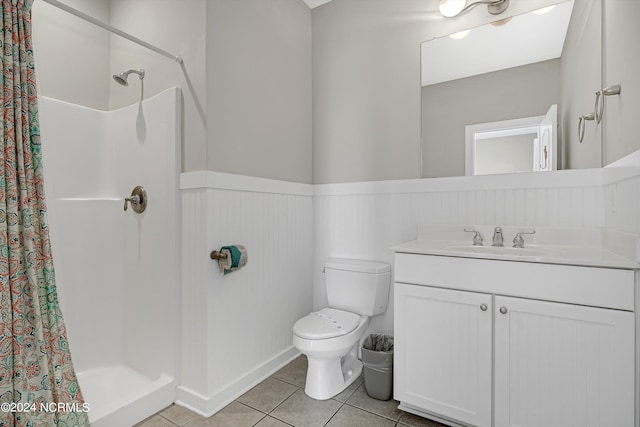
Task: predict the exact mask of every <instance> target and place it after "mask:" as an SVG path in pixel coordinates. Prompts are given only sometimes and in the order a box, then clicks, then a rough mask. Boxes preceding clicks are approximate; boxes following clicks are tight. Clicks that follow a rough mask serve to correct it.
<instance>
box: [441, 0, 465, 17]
mask: <svg viewBox="0 0 640 427" xmlns="http://www.w3.org/2000/svg"><path fill="white" fill-rule="evenodd" d="M466 3H467V0H440V4H439V5H438V9H439V10H440V13H441V14H442V16H444V17H447V18H451V17H454V16H456V15H458V14H459V13H460V12H462V9H464V6H465V5H466Z"/></svg>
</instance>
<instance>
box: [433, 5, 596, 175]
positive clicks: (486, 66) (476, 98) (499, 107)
mask: <svg viewBox="0 0 640 427" xmlns="http://www.w3.org/2000/svg"><path fill="white" fill-rule="evenodd" d="M597 1H599V0H588V1H582V2H574V1H573V0H568V1H564V2H560V3H558V4H556V5H554V6H551V7H546V8H543V9H538V10H535V11H532V12H529V13H525V14H522V15H517V16H513V17H509V18H506V19H500V20H499V21H496V22H493V23H491V24H487V25H483V26H479V27H475V28H471V29H470V30H467V31H464V32H459V33H455V34H451V35H448V36H444V37H439V38H436V39H433V40H430V41H427V42H424V43H422V45H421V69H422V87H421V91H422V96H421V98H422V155H423V172H422V175H423V177H443V176H460V175H465V174H469V173H470V168H472V166H470V164H469V162H470V160H469V159H470V158H472V157H473V156H476V157H477V156H480V157H483V156H484V157H487V158H494V159H496V163H498V162H501V163H503V164H505V165H506V167H504V168H498V167H496V165H483V166H480V169H479V171H481V172H482V173H511V172H514V171H515V170H520V169H522V171H533V170H540V171H543V170H554V169H556V168H557V169H561V168H571V167H600V166H601V165H600V157H599V153H600V138H599V136H598V134H597V133H596V131H595V126H594V129H591V128H590V129H589V135H588V138H590V139H589V143H588V144H582V145H580V146H578V145H575V146H574V139H575V140H576V141H575V144H577V138H576V137H575V134H576V133H577V132H575V130H574V129H573V127H576V128H577V118H578V116H579V115H582V114H587V113H589V112H590V111H588V110H589V109H593V105H592V104H593V94H594V93H595V90H597V89H598V88H599V87H600V67H599V66H598V67H597V73H591V72H589V73H586V74H589V75H588V76H586V77H585V76H582V77H575V76H576V72H577V70H579V69H580V68H578V67H581V68H582V69H584V68H585V67H586V64H584V62H585V59H584V58H588V59H589V60H593V58H594V56H595V55H596V52H595V51H596V50H597V56H598V58H597V60H598V63H599V62H600V44H599V42H598V44H597V45H590V46H583V45H586V42H588V41H591V40H592V39H596V38H597V40H600V23H599V18H600V9H599V4H597ZM574 3H576V4H575V5H574ZM574 6H575V7H574ZM576 10H577V12H576ZM576 15H577V17H576ZM596 19H597V29H595V28H593V27H595V26H594V25H593V23H592V22H591V21H595V20H596ZM589 22H591V23H590V25H586V24H585V23H589ZM585 31H593V32H594V33H597V34H593V35H590V36H587V35H585ZM577 44H579V46H578V47H579V49H576V46H575V45H577ZM581 49H582V52H581V51H580V50H581ZM587 49H588V50H587ZM585 52H586V53H585ZM589 65H591V64H589ZM592 69H593V67H591V66H589V70H592ZM580 74H581V75H583V74H585V73H580ZM578 81H579V82H578ZM578 83H579V84H578ZM576 85H578V87H576ZM578 92H580V93H583V94H584V96H583V98H584V99H581V102H580V105H579V106H578V107H576V106H574V105H573V104H574V102H573V101H572V100H571V98H572V97H577V95H576V93H578ZM552 105H558V108H557V114H556V117H554V118H553V119H554V120H555V121H556V122H559V123H560V124H561V126H560V127H558V126H557V125H555V126H554V129H555V130H556V132H555V133H554V135H553V138H552V139H553V140H555V141H557V142H556V144H554V146H553V147H552V146H550V145H549V146H547V145H540V142H541V139H540V134H539V132H538V131H536V132H525V131H522V132H520V135H519V137H518V138H512V140H513V141H519V142H514V144H516V145H515V146H513V147H511V146H508V145H505V144H507V139H505V137H506V135H499V136H496V135H497V134H495V135H493V136H491V135H492V134H491V133H487V134H485V135H482V134H479V135H478V138H477V139H478V141H482V142H480V143H478V144H470V142H469V140H468V132H469V128H468V127H470V126H479V127H478V128H477V129H484V130H487V129H489V128H487V126H489V127H490V126H492V125H498V126H504V125H505V123H507V122H509V121H517V120H525V121H526V119H531V118H534V117H538V118H540V117H542V116H545V115H547V113H548V111H547V110H549V106H552ZM582 110H584V111H582ZM574 115H575V116H576V117H575V120H574V118H573V116H574ZM574 121H576V126H573V122H574ZM472 130H473V128H472ZM494 131H495V129H494ZM527 133H528V134H529V135H530V136H531V134H535V136H534V137H533V138H530V137H526V138H527V139H528V140H530V141H529V142H527V143H526V144H525V143H524V142H523V140H524V138H525V137H524V136H522V135H526V134H527ZM491 138H498V139H496V140H493V141H491ZM534 139H536V140H537V142H535V143H534V141H533V140H534ZM563 141H565V144H563ZM490 142H493V144H490ZM533 144H537V147H538V148H539V150H542V151H537V150H534V149H533V146H534V145H533ZM474 147H475V148H477V147H480V151H473V152H471V153H470V152H468V150H469V149H473V148H474ZM487 147H492V148H490V149H489V150H488V151H487ZM497 147H501V149H502V150H503V152H502V153H501V155H500V156H498V155H497V151H496V150H497V149H498V148H497ZM517 147H519V148H517ZM525 147H527V148H526V149H525ZM540 147H542V148H540ZM545 148H546V156H547V162H551V161H552V162H553V165H551V164H550V163H549V164H547V166H546V167H538V168H537V169H536V168H534V167H533V164H534V161H535V159H534V157H536V158H537V159H538V160H541V161H542V162H541V163H542V164H543V166H544V164H545V159H544V156H545V154H544V153H545V151H544V149H545ZM525 151H526V152H527V153H528V155H527V160H526V163H527V164H528V165H529V166H530V167H529V168H526V169H525V168H523V167H522V165H524V163H525V160H523V159H522V158H520V159H518V160H515V158H514V160H513V162H512V163H519V164H520V166H514V165H511V166H510V165H509V163H510V161H509V159H508V157H505V156H506V153H507V152H513V153H516V152H520V153H524V152H525ZM582 151H584V152H585V153H584V154H583V153H582ZM552 152H554V153H553V154H552ZM551 156H553V159H551ZM574 158H575V159H574ZM580 158H582V159H586V160H584V161H582V163H581V161H580V160H579V159H580ZM569 160H571V161H569ZM539 163H540V162H539ZM529 169H531V170H529Z"/></svg>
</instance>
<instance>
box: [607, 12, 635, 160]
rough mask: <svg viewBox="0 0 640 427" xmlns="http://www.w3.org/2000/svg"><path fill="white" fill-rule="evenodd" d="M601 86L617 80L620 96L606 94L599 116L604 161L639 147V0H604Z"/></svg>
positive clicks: (612, 83)
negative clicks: (601, 121) (601, 122)
mask: <svg viewBox="0 0 640 427" xmlns="http://www.w3.org/2000/svg"><path fill="white" fill-rule="evenodd" d="M604 5H605V23H604V27H605V43H604V58H605V70H604V79H603V84H604V86H610V85H614V84H620V85H621V86H622V92H621V94H620V96H611V97H607V100H606V110H605V114H604V118H603V126H604V138H605V141H606V143H605V158H604V163H605V164H609V163H611V162H613V161H616V160H618V159H620V158H621V157H624V156H626V155H627V154H629V153H632V152H634V151H636V150H638V149H640V137H639V136H638V129H639V128H638V121H639V118H640V79H639V77H638V76H639V75H640V73H639V72H638V70H640V47H639V46H638V42H640V24H639V23H638V21H639V20H640V2H639V1H637V0H604Z"/></svg>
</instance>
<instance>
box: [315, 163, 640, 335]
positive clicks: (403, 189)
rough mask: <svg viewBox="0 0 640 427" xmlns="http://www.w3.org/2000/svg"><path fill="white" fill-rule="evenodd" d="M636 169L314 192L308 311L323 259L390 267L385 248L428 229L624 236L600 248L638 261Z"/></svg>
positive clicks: (383, 326)
mask: <svg viewBox="0 0 640 427" xmlns="http://www.w3.org/2000/svg"><path fill="white" fill-rule="evenodd" d="M639 165H640V162H627V163H625V164H620V165H619V166H616V165H612V166H613V167H610V168H605V169H590V170H573V171H555V172H548V173H538V174H512V175H492V176H481V177H455V178H436V179H423V180H402V181H384V182H366V183H349V184H327V185H316V186H315V189H314V190H315V192H314V194H315V197H314V211H315V214H314V229H315V232H314V238H315V243H314V245H315V248H316V249H315V255H314V271H313V280H314V294H313V301H314V304H313V305H314V309H316V310H317V309H319V308H321V307H324V306H326V304H327V298H326V292H325V287H324V277H323V275H322V265H323V263H324V261H325V260H326V259H327V258H328V257H334V256H344V257H352V258H367V259H375V260H379V261H385V262H388V263H390V264H392V263H393V253H392V252H391V251H390V250H389V248H390V247H391V246H393V245H395V244H398V243H402V242H406V241H409V240H412V239H415V238H416V236H417V233H418V229H420V228H421V227H425V226H428V225H469V226H471V225H476V226H498V225H499V226H525V227H526V226H537V227H545V226H546V227H571V228H585V229H586V230H588V229H604V228H611V229H614V230H618V231H621V232H624V233H623V235H622V236H621V235H619V234H616V233H612V234H609V235H607V239H606V242H611V243H612V245H614V246H617V247H619V248H620V249H621V250H624V251H625V253H631V252H633V251H635V252H636V253H640V250H636V248H626V246H629V245H633V242H636V241H637V235H638V234H639V233H640V197H638V189H639V188H640V176H638V173H639V170H640V168H639ZM612 194H613V195H612ZM616 195H617V197H616ZM627 233H629V235H627ZM628 236H630V237H631V238H629V237H628ZM616 249H617V248H616ZM392 273H393V271H392ZM392 297H393V296H392V295H391V296H390V298H392ZM369 332H382V333H392V332H393V301H390V303H389V307H388V309H387V312H386V313H385V314H383V315H381V316H378V317H376V318H374V319H372V321H371V323H370V327H369V331H368V332H367V333H369Z"/></svg>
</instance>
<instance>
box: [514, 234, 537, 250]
mask: <svg viewBox="0 0 640 427" xmlns="http://www.w3.org/2000/svg"><path fill="white" fill-rule="evenodd" d="M523 234H536V230H531V231H520V232H519V233H516V237H514V238H513V247H514V248H519V249H522V248H524V238H523V237H522V235H523Z"/></svg>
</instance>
